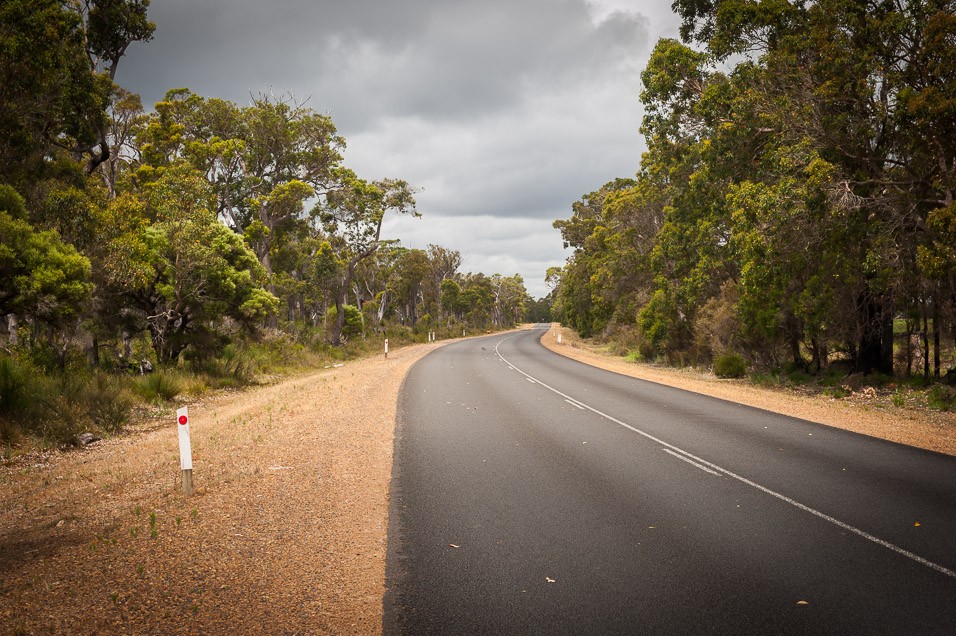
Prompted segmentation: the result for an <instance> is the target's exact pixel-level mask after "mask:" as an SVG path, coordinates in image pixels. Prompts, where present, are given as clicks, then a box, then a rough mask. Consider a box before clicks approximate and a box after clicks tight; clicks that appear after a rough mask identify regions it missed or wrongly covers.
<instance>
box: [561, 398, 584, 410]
mask: <svg viewBox="0 0 956 636" xmlns="http://www.w3.org/2000/svg"><path fill="white" fill-rule="evenodd" d="M565 402H567V403H568V404H570V405H571V406H573V407H575V408H578V409H581V410H582V411H583V410H584V407H583V406H581V405H580V404H578V403H577V402H575V401H574V400H565Z"/></svg>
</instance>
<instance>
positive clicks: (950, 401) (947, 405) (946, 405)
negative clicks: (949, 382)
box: [926, 384, 956, 411]
mask: <svg viewBox="0 0 956 636" xmlns="http://www.w3.org/2000/svg"><path fill="white" fill-rule="evenodd" d="M926 401H927V404H929V407H930V408H932V409H936V410H937V411H952V410H953V407H956V388H953V387H951V386H946V385H944V384H937V385H935V386H933V388H932V389H930V391H929V394H928V395H927V396H926Z"/></svg>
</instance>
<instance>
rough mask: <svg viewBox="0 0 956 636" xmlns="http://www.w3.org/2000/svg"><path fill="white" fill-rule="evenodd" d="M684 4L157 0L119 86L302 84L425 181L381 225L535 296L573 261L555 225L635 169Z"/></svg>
mask: <svg viewBox="0 0 956 636" xmlns="http://www.w3.org/2000/svg"><path fill="white" fill-rule="evenodd" d="M670 4H671V0H646V1H644V2H638V1H634V0H630V1H629V0H594V1H591V2H587V1H585V0H391V1H390V0H320V1H316V0H269V1H266V2H263V1H262V0H202V1H201V2H197V1H196V0H153V2H152V5H151V6H150V9H149V16H150V19H151V20H153V21H154V22H155V23H156V34H155V37H154V39H153V41H151V42H149V43H148V44H145V45H143V44H134V45H133V46H132V47H131V48H130V50H129V51H128V52H127V55H126V58H125V59H124V60H123V61H122V62H121V64H120V67H119V72H118V74H117V81H118V82H119V83H120V84H122V85H124V86H126V87H127V88H129V89H131V90H133V91H136V92H138V93H139V94H140V95H142V97H143V102H144V103H145V104H147V105H151V104H153V103H155V102H156V101H158V100H159V99H161V98H162V96H163V94H164V93H165V92H166V91H167V90H168V89H170V88H178V87H186V88H189V89H190V90H192V91H193V92H195V93H198V94H200V95H203V96H206V97H220V98H224V99H229V100H232V101H234V102H236V103H238V104H240V105H246V104H248V103H249V102H250V94H255V93H260V92H270V91H271V92H272V93H274V94H276V95H284V94H289V93H291V94H293V95H294V96H295V97H296V98H297V99H298V100H304V99H308V102H307V105H308V106H309V107H310V108H312V109H314V110H315V111H318V112H320V113H325V114H329V115H331V117H332V121H333V122H334V123H335V125H336V127H337V128H338V130H339V132H340V134H342V135H343V136H344V137H345V138H346V142H347V145H348V148H347V150H346V153H345V159H346V164H347V165H348V166H349V167H351V168H352V169H353V170H355V171H356V172H357V173H358V174H359V176H361V177H363V178H366V179H370V180H374V179H380V178H384V177H393V178H400V179H405V180H406V181H408V182H409V183H410V184H411V185H412V186H413V187H415V188H417V189H419V190H421V191H420V192H419V193H418V195H417V197H416V198H417V201H418V210H419V212H421V213H422V217H421V218H419V219H411V218H401V219H391V220H388V221H387V222H386V224H385V228H384V230H383V235H384V236H385V237H386V238H399V239H401V240H402V243H403V244H404V245H406V246H407V247H417V248H423V249H424V248H425V247H427V245H428V244H429V243H436V244H439V245H443V246H445V247H448V248H452V249H456V250H458V251H460V252H461V253H462V256H463V257H464V265H463V267H462V269H463V270H464V271H481V272H484V273H486V274H489V275H491V274H495V273H499V274H503V275H506V276H510V275H512V274H515V273H517V274H521V276H522V277H523V278H524V281H525V286H526V287H527V288H528V291H529V292H530V293H531V295H532V296H534V297H536V298H537V297H540V296H543V295H545V294H546V293H547V289H546V287H545V285H544V281H543V279H544V273H545V270H546V269H547V268H548V267H551V266H553V265H562V264H563V263H564V260H565V258H566V256H567V254H566V253H565V251H564V250H563V249H562V244H561V235H560V234H559V233H558V232H557V230H555V229H553V228H552V227H551V223H552V221H554V219H558V218H567V217H568V216H570V214H571V204H572V203H573V202H574V201H575V200H577V199H578V198H580V197H581V195H583V194H585V193H587V192H591V191H593V190H595V189H597V188H599V187H600V186H601V185H603V184H604V183H606V182H608V181H610V180H611V179H614V178H616V177H629V176H633V175H634V173H635V172H636V170H637V166H638V162H639V161H640V156H641V152H643V150H644V149H645V145H644V142H643V140H642V139H641V138H640V136H639V134H638V127H639V126H640V121H641V116H642V113H641V108H640V104H639V103H638V94H639V93H640V72H641V69H642V68H643V67H644V65H645V64H646V63H647V59H648V56H649V54H650V51H651V49H652V48H653V46H654V43H655V42H656V41H657V40H658V39H659V38H661V37H675V36H676V32H677V26H678V20H677V18H676V16H674V15H673V14H672V12H671V10H670Z"/></svg>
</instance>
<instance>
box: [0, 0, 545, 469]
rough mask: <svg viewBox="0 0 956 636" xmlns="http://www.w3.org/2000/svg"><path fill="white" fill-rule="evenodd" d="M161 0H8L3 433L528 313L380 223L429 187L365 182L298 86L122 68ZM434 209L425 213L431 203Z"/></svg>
mask: <svg viewBox="0 0 956 636" xmlns="http://www.w3.org/2000/svg"><path fill="white" fill-rule="evenodd" d="M148 8H149V0H81V1H76V2H62V1H59V0H11V1H9V2H3V3H2V5H0V86H2V87H3V90H2V91H0V317H2V320H0V445H2V447H3V450H4V453H5V454H10V453H11V452H12V450H13V449H14V448H15V447H17V446H18V445H19V444H20V443H22V442H23V441H24V440H39V442H40V443H41V445H53V444H59V443H62V442H64V441H68V440H69V439H71V438H72V437H73V436H74V435H75V434H76V433H77V432H79V431H84V430H95V431H99V432H101V433H107V434H108V433H112V432H115V431H117V430H119V429H120V428H121V427H122V426H123V425H124V424H125V423H126V422H127V421H128V420H129V418H130V414H131V412H132V411H133V410H134V409H135V408H137V407H138V405H141V404H143V403H149V402H151V401H160V402H161V401H163V400H168V399H171V398H172V397H174V396H176V395H177V394H180V393H192V394H201V393H202V392H203V391H206V390H209V389H214V388H219V387H230V386H239V385H242V384H244V383H249V382H251V381H253V379H254V378H256V377H258V376H260V375H262V374H269V373H276V372H278V371H280V370H284V369H288V368H291V367H295V366H296V365H302V366H305V365H309V364H317V363H320V362H321V361H323V360H326V361H327V360H337V359H343V358H346V357H348V356H352V355H358V354H360V353H362V352H370V351H380V350H381V347H382V344H383V341H384V339H385V338H386V337H387V338H390V339H391V341H392V343H393V346H395V345H397V344H400V343H403V342H413V341H419V342H424V341H425V340H426V339H427V334H428V333H429V332H436V334H437V336H438V337H452V336H461V335H464V334H466V333H475V332H484V331H486V330H489V329H497V328H505V327H510V326H512V325H514V324H515V323H517V322H520V321H521V320H522V319H523V317H524V314H525V309H526V307H527V306H528V303H529V301H530V298H529V297H528V294H527V291H526V290H525V287H524V283H523V281H522V279H521V277H520V276H518V275H514V276H510V277H509V276H501V275H498V274H495V275H490V276H489V275H485V274H483V273H464V272H462V271H460V268H461V265H462V256H461V254H460V253H459V252H457V251H455V250H451V249H447V248H445V247H442V246H440V245H430V246H428V249H426V250H421V249H409V248H406V247H403V246H402V245H401V244H400V243H399V242H398V241H396V240H391V239H389V238H388V237H387V236H383V235H382V225H383V221H384V220H385V219H386V218H387V217H388V216H389V215H403V214H404V215H415V216H418V215H419V213H418V211H417V209H416V203H415V194H416V192H415V188H414V187H413V186H411V185H410V184H408V183H406V182H405V181H403V180H402V179H400V178H388V179H381V180H377V181H373V180H367V179H363V178H361V177H360V176H359V175H357V174H356V173H355V172H354V171H353V170H351V169H349V168H348V167H347V166H346V165H345V164H344V160H343V156H342V153H343V150H344V148H345V143H346V142H345V139H344V138H342V136H340V135H339V134H338V133H337V131H336V128H335V126H334V124H333V122H332V121H331V119H330V118H329V117H328V116H326V115H322V114H319V113H317V112H315V111H313V110H311V109H309V108H306V107H305V106H304V105H302V104H301V103H298V102H296V101H295V100H294V99H293V98H292V97H291V96H288V97H286V96H280V97H275V96H273V95H258V96H255V97H253V98H252V99H251V101H250V103H249V104H248V105H245V106H240V105H237V104H235V103H232V102H229V101H226V100H222V99H218V98H215V97H203V96H201V95H197V94H194V93H193V92H191V91H189V90H187V89H184V88H174V89H172V90H169V91H168V93H167V94H166V96H165V98H164V99H163V100H162V101H160V102H159V103H157V104H155V105H153V106H152V107H151V108H150V109H146V108H144V106H143V104H142V103H141V100H140V98H139V96H138V95H136V94H133V93H131V92H129V91H127V90H125V89H124V88H123V87H121V86H119V85H117V84H116V83H115V81H114V80H115V77H116V72H117V68H118V66H119V65H120V64H121V62H122V59H123V57H124V55H125V54H126V51H127V50H128V49H129V47H131V46H148V42H149V40H150V39H151V38H152V36H153V33H154V31H155V29H156V25H155V24H153V23H152V22H150V21H149V19H148V15H147V13H148ZM423 222H427V219H425V220H423Z"/></svg>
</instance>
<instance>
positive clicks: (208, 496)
mask: <svg viewBox="0 0 956 636" xmlns="http://www.w3.org/2000/svg"><path fill="white" fill-rule="evenodd" d="M436 346H439V345H437V344H433V345H419V346H414V347H409V348H405V349H400V350H397V351H393V352H391V353H390V354H389V357H388V359H387V360H385V359H383V358H382V357H378V358H375V359H368V360H363V361H358V362H350V363H347V364H345V365H344V366H342V367H339V368H334V369H329V370H323V371H320V372H318V373H314V374H311V375H306V376H301V377H296V378H295V379H291V380H287V381H285V382H282V383H280V384H276V385H274V386H269V387H264V388H259V389H255V390H250V391H244V392H240V393H232V394H227V395H219V396H217V397H215V398H212V399H210V400H208V401H205V402H202V403H198V404H196V403H194V404H190V405H189V418H190V428H191V436H192V443H193V465H194V475H195V485H196V487H197V493H196V494H195V495H194V496H192V497H186V496H184V495H183V494H182V493H181V482H180V479H181V471H180V466H179V455H178V452H179V451H178V442H177V439H178V438H177V431H176V424H175V416H174V413H173V412H172V409H171V410H170V413H169V416H168V418H166V419H168V421H166V420H164V421H163V422H160V423H153V424H152V425H151V426H147V427H146V429H145V430H142V429H141V430H139V431H133V432H132V433H130V434H127V435H124V436H122V437H120V438H117V439H112V440H108V441H104V442H99V443H96V444H94V445H92V446H90V447H88V448H87V449H85V450H83V451H77V452H74V453H68V454H60V453H57V454H54V455H52V456H50V457H47V458H35V459H34V460H33V461H31V462H28V463H23V462H21V463H18V464H16V465H14V466H10V467H5V468H3V469H0V470H2V472H0V633H3V634H19V633H22V634H33V633H36V634H172V633H176V634H224V633H231V634H243V633H244V634H253V633H256V634H377V633H380V632H381V622H382V595H383V593H384V580H385V547H386V546H385V543H386V530H387V527H386V524H387V520H388V487H389V480H390V478H391V466H392V448H393V434H394V426H395V409H396V397H397V395H398V391H399V388H400V386H401V383H402V380H403V379H404V377H405V374H406V373H407V371H408V369H409V367H410V366H411V365H412V364H413V363H414V362H415V361H416V360H418V359H419V358H421V357H422V356H423V355H425V354H426V353H428V352H429V351H431V350H432V349H434V348H435V347H436Z"/></svg>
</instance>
